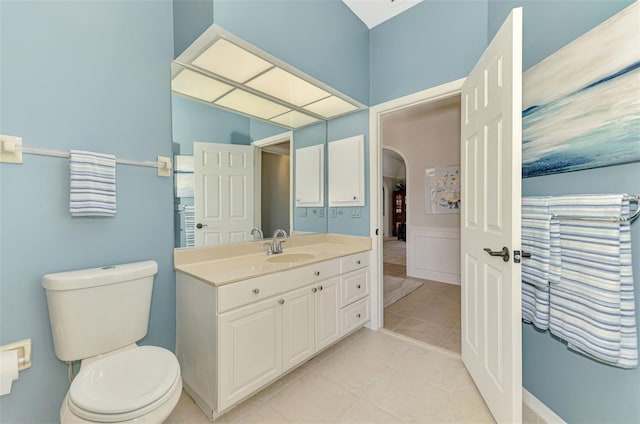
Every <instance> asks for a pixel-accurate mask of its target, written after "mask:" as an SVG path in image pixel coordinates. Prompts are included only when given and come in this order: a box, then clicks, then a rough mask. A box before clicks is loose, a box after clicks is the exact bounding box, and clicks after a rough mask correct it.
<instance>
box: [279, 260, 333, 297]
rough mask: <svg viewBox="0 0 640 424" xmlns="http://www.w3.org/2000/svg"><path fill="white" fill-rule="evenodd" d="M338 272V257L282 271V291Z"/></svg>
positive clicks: (329, 276)
mask: <svg viewBox="0 0 640 424" xmlns="http://www.w3.org/2000/svg"><path fill="white" fill-rule="evenodd" d="M339 273H340V259H331V260H329V261H324V262H318V263H317V264H311V265H307V266H303V267H301V268H297V269H292V270H290V271H284V272H283V273H282V289H283V291H289V290H294V289H297V288H299V287H304V286H306V285H308V284H312V283H315V282H320V281H323V280H326V279H327V278H331V277H334V276H336V275H338V274H339Z"/></svg>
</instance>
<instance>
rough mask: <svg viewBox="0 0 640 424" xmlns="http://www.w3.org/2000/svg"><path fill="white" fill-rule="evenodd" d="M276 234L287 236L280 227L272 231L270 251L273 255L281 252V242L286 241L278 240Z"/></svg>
mask: <svg viewBox="0 0 640 424" xmlns="http://www.w3.org/2000/svg"><path fill="white" fill-rule="evenodd" d="M278 236H282V237H283V238H287V232H286V231H285V230H282V229H280V228H278V229H277V230H275V231H274V232H273V239H272V240H271V253H272V254H274V255H276V254H278V253H282V243H284V242H285V241H286V240H278Z"/></svg>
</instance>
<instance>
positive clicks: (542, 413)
mask: <svg viewBox="0 0 640 424" xmlns="http://www.w3.org/2000/svg"><path fill="white" fill-rule="evenodd" d="M522 403H524V404H525V405H527V406H528V407H529V408H531V410H532V411H533V412H535V413H536V414H537V415H538V416H539V417H540V418H542V419H543V420H544V422H545V423H548V424H567V423H566V421H565V420H563V419H562V418H560V417H559V416H558V414H556V413H555V412H553V411H552V410H551V409H549V407H548V406H547V405H545V404H544V403H542V401H541V400H540V399H538V398H537V397H535V396H534V395H532V394H531V392H529V391H528V390H527V389H525V388H524V387H523V388H522Z"/></svg>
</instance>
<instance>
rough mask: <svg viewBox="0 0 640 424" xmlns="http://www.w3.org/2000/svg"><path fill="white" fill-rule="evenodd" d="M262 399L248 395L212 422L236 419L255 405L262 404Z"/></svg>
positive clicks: (223, 422) (230, 421)
mask: <svg viewBox="0 0 640 424" xmlns="http://www.w3.org/2000/svg"><path fill="white" fill-rule="evenodd" d="M262 403H263V402H262V400H261V399H258V398H256V397H255V396H252V397H250V398H249V399H247V400H245V401H244V402H242V403H241V404H239V405H237V406H234V407H233V409H231V410H230V411H228V412H226V413H224V414H222V415H221V416H219V417H218V418H216V419H215V420H214V421H213V422H214V423H216V424H227V423H232V422H235V421H237V420H238V419H239V418H241V417H243V416H244V415H247V414H249V413H250V412H252V411H253V410H254V409H255V408H256V407H258V406H260V405H262Z"/></svg>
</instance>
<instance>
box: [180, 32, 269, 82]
mask: <svg viewBox="0 0 640 424" xmlns="http://www.w3.org/2000/svg"><path fill="white" fill-rule="evenodd" d="M191 63H192V64H193V65H195V66H197V67H198V68H202V69H205V70H207V71H209V72H213V73H214V74H218V75H220V76H223V77H225V78H229V79H230V80H233V81H235V82H239V83H243V82H245V81H247V80H248V79H251V78H253V77H255V76H256V75H258V74H259V73H261V72H263V71H266V70H267V69H269V68H272V67H273V64H271V63H269V62H267V61H266V60H264V59H261V58H259V57H258V56H256V55H254V54H251V53H249V52H248V51H246V50H244V49H241V48H240V47H238V46H236V45H235V44H233V43H230V42H229V41H227V40H225V39H224V38H221V39H219V40H218V41H216V42H215V43H213V45H211V47H209V48H208V49H207V50H205V51H204V52H202V54H200V56H198V57H196V58H195V59H194V60H193V62H191Z"/></svg>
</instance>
